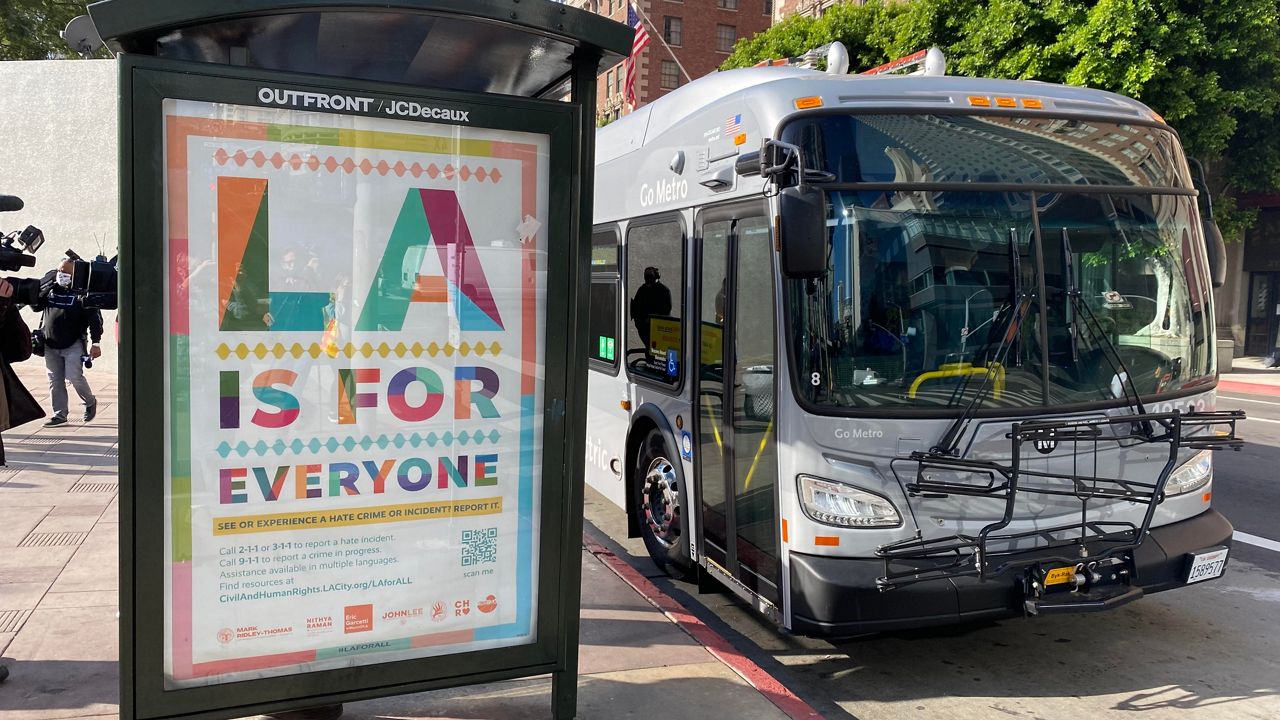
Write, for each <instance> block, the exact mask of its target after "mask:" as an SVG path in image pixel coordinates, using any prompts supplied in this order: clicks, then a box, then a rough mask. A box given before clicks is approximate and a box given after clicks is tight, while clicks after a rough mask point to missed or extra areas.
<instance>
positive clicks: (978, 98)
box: [969, 95, 991, 107]
mask: <svg viewBox="0 0 1280 720" xmlns="http://www.w3.org/2000/svg"><path fill="white" fill-rule="evenodd" d="M969 104H970V105H972V106H974V107H991V98H989V97H983V96H982V95H970V96H969Z"/></svg>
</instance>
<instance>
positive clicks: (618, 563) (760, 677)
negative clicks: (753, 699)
mask: <svg viewBox="0 0 1280 720" xmlns="http://www.w3.org/2000/svg"><path fill="white" fill-rule="evenodd" d="M582 545H583V547H585V548H586V549H587V552H589V553H591V554H592V555H594V556H595V557H596V558H597V559H599V560H600V562H602V563H604V564H605V567H607V568H609V569H610V570H612V571H613V573H614V574H615V575H617V576H618V577H620V578H622V580H623V582H625V583H627V584H628V585H630V586H631V587H632V589H634V590H635V591H636V592H638V593H640V595H641V596H642V597H644V599H645V600H648V601H649V604H651V605H653V606H654V607H656V608H658V609H659V610H661V611H662V612H663V614H665V615H666V616H667V617H668V618H670V619H671V621H672V622H674V623H675V624H676V625H678V626H679V627H680V629H681V630H684V631H685V632H686V633H688V634H689V636H690V637H692V638H693V639H694V640H697V641H698V642H699V643H700V644H701V645H702V646H703V647H705V648H706V649H707V651H708V652H710V653H711V654H712V655H714V656H715V657H716V659H717V660H719V661H720V662H722V663H724V664H725V665H727V666H729V669H730V670H733V671H734V672H735V673H737V674H738V675H740V676H741V677H742V679H743V680H746V681H747V683H748V684H749V685H751V687H753V688H755V689H756V690H757V691H759V692H760V694H761V695H764V696H765V697H766V698H768V699H769V702H771V703H773V704H774V705H776V706H777V707H778V709H779V710H781V711H782V712H784V713H786V715H787V717H789V718H791V719H792V720H822V715H820V714H818V711H817V710H814V709H813V708H811V707H809V704H808V703H806V702H805V701H803V700H801V699H800V698H798V697H796V695H795V693H792V692H791V691H790V690H788V689H787V688H786V686H785V685H783V684H782V683H780V682H778V680H777V679H776V678H774V677H773V676H772V675H770V674H769V673H767V672H765V671H764V670H763V669H762V668H761V667H760V666H759V665H756V664H755V663H754V662H752V661H751V660H750V659H749V658H747V657H746V656H745V655H743V654H742V653H740V652H738V651H737V650H735V649H734V648H733V646H732V645H730V644H729V641H728V640H725V639H724V638H723V637H721V636H720V633H717V632H716V631H715V630H712V629H711V628H709V627H707V625H706V623H704V622H702V621H701V620H699V619H698V618H696V617H694V616H693V615H692V614H690V613H689V611H688V610H685V609H684V607H683V606H682V605H680V603H678V602H676V601H675V600H673V599H672V598H671V597H670V596H668V595H667V594H666V593H664V592H662V591H661V590H659V589H658V587H657V586H656V585H654V584H653V583H652V582H650V581H649V579H648V578H646V577H645V576H644V575H641V574H640V572H639V571H638V570H636V569H635V568H633V567H631V566H630V565H629V564H627V562H626V561H625V560H622V559H621V558H619V557H618V556H616V555H614V554H613V552H612V551H611V550H609V549H608V548H606V547H605V546H603V545H601V544H600V543H598V542H596V541H595V540H592V539H591V538H589V537H587V536H586V534H583V536H582Z"/></svg>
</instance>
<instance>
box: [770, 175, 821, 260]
mask: <svg viewBox="0 0 1280 720" xmlns="http://www.w3.org/2000/svg"><path fill="white" fill-rule="evenodd" d="M778 213H779V220H778V224H777V229H778V235H779V237H778V247H779V249H780V250H781V253H782V274H783V276H784V277H786V278H788V279H792V280H813V279H816V278H820V277H822V276H823V275H825V274H826V272H827V210H826V207H825V197H824V193H823V192H822V191H821V190H818V189H817V188H815V187H813V186H811V185H799V186H796V187H789V188H784V189H783V190H781V191H779V193H778Z"/></svg>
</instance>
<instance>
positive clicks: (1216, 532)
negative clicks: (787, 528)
mask: <svg viewBox="0 0 1280 720" xmlns="http://www.w3.org/2000/svg"><path fill="white" fill-rule="evenodd" d="M1231 532H1232V528H1231V523H1229V522H1227V519H1226V518H1224V517H1223V516H1222V515H1221V514H1219V513H1218V512H1217V511H1215V510H1207V511H1205V512H1203V513H1201V514H1199V515H1197V516H1195V517H1193V518H1189V519H1187V520H1183V521H1181V522H1176V523H1173V524H1171V525H1164V526H1162V527H1158V528H1152V529H1151V534H1150V535H1149V536H1148V537H1147V540H1146V542H1144V543H1142V545H1140V546H1138V548H1137V549H1136V550H1135V551H1134V561H1135V563H1136V566H1137V568H1136V569H1137V585H1138V586H1139V587H1141V588H1142V590H1143V592H1144V593H1153V592H1160V591H1163V590H1171V589H1173V588H1176V587H1181V586H1182V585H1185V584H1186V582H1185V576H1186V570H1187V558H1188V553H1191V552H1194V551H1196V550H1202V549H1204V548H1210V547H1213V546H1216V545H1225V546H1228V547H1229V546H1230V545H1231ZM790 564H791V630H792V632H795V633H797V634H800V635H812V636H820V637H851V636H854V635H865V634H867V633H875V632H885V631H891V630H904V629H908V628H920V627H929V626H936V625H952V624H956V623H963V622H972V621H979V620H990V619H996V618H1005V617H1011V616H1016V615H1021V614H1023V592H1022V583H1021V580H1020V578H1019V577H1017V576H1013V575H1009V576H1006V577H1002V578H996V579H992V580H987V581H985V582H984V581H980V580H978V579H977V578H974V577H961V578H955V579H948V580H937V581H933V582H923V583H918V584H915V585H908V586H905V587H901V588H896V589H893V590H887V591H881V590H880V589H878V588H877V587H876V578H878V577H880V576H881V575H883V574H884V561H882V560H879V559H875V558H836V557H822V556H818V555H805V554H802V553H797V552H792V553H791V554H790Z"/></svg>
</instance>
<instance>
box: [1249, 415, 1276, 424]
mask: <svg viewBox="0 0 1280 720" xmlns="http://www.w3.org/2000/svg"><path fill="white" fill-rule="evenodd" d="M1245 420H1257V421H1258V422H1269V423H1275V424H1277V425H1280V420H1272V419H1271V418H1260V417H1247V418H1245Z"/></svg>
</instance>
